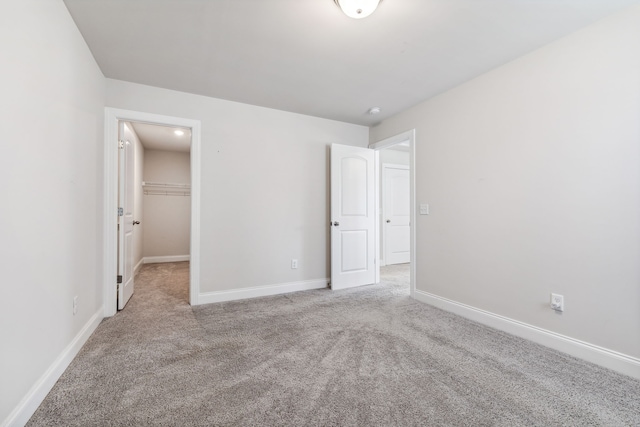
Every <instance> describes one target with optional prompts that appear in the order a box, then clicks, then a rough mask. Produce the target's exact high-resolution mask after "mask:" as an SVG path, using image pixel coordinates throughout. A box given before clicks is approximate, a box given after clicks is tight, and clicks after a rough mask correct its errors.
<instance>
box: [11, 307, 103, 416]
mask: <svg viewBox="0 0 640 427" xmlns="http://www.w3.org/2000/svg"><path fill="white" fill-rule="evenodd" d="M103 314H104V311H103V309H102V307H100V309H99V310H98V311H97V312H96V313H95V314H94V315H93V316H91V318H90V319H89V321H88V322H87V323H86V324H85V325H84V327H83V328H82V329H81V330H80V332H78V334H77V335H76V336H75V338H74V339H73V340H72V341H71V343H69V345H68V346H67V347H66V348H65V349H64V350H63V351H62V353H60V355H59V356H58V357H57V358H56V360H55V361H54V362H53V363H52V364H51V366H49V369H47V370H46V372H45V373H44V374H43V375H42V376H41V377H40V378H39V379H38V381H36V383H35V384H34V385H33V387H31V389H30V390H29V392H28V393H27V394H26V396H25V397H23V398H22V400H21V401H20V403H19V404H18V406H16V407H15V409H14V410H13V411H11V413H10V414H9V416H8V417H7V418H6V419H5V420H4V421H3V422H2V424H0V426H1V427H14V426H15V427H17V426H24V425H25V424H26V423H27V421H29V418H31V416H32V415H33V413H34V412H36V409H38V406H40V404H41V403H42V401H43V400H44V398H45V397H47V394H48V393H49V392H50V391H51V389H52V388H53V386H54V385H55V384H56V381H58V379H59V378H60V376H61V375H62V373H63V372H64V371H65V369H67V367H68V366H69V364H70V363H71V361H72V360H73V358H74V357H76V355H77V354H78V352H79V351H80V349H81V348H82V346H83V345H84V344H85V343H86V342H87V340H88V339H89V337H90V336H91V334H92V333H93V331H95V330H96V328H97V327H98V325H99V324H100V322H101V321H102V318H103V317H104V316H103Z"/></svg>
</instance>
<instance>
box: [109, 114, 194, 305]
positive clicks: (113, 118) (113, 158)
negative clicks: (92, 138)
mask: <svg viewBox="0 0 640 427" xmlns="http://www.w3.org/2000/svg"><path fill="white" fill-rule="evenodd" d="M120 120H122V121H127V122H131V121H133V122H144V123H150V124H156V125H161V126H176V127H184V128H190V129H191V153H190V154H191V247H190V264H189V303H190V304H191V305H198V296H199V295H200V163H201V162H200V155H201V154H200V146H201V142H200V141H201V135H200V132H201V130H200V129H201V124H200V121H199V120H192V119H185V118H181V117H171V116H163V115H159V114H151V113H144V112H139V111H131V110H122V109H117V108H110V107H106V108H105V122H104V123H105V125H104V134H105V136H104V169H103V171H104V186H103V196H104V199H103V230H102V238H103V250H104V253H103V260H102V282H103V312H104V316H105V317H110V316H113V315H114V314H116V311H117V310H116V309H117V302H116V295H117V283H116V282H117V240H118V239H117V232H118V221H117V212H118V121H120Z"/></svg>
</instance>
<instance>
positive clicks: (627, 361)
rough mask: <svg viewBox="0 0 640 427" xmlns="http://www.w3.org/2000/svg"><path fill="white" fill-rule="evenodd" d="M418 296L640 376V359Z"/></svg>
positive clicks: (426, 295)
mask: <svg viewBox="0 0 640 427" xmlns="http://www.w3.org/2000/svg"><path fill="white" fill-rule="evenodd" d="M414 298H415V299H417V300H418V301H421V302H424V303H427V304H429V305H433V306H435V307H438V308H441V309H443V310H446V311H450V312H452V313H455V314H458V315H460V316H463V317H466V318H467V319H471V320H474V321H476V322H479V323H482V324H484V325H487V326H490V327H492V328H495V329H499V330H501V331H504V332H507V333H510V334H513V335H516V336H518V337H521V338H524V339H527V340H529V341H533V342H535V343H538V344H541V345H544V346H546V347H550V348H553V349H555V350H558V351H561V352H563V353H567V354H569V355H571V356H574V357H577V358H579V359H583V360H586V361H588V362H591V363H595V364H597V365H600V366H604V367H605V368H609V369H612V370H614V371H617V372H620V373H622V374H625V375H629V376H631V377H634V378H637V379H640V359H638V358H635V357H632V356H628V355H626V354H622V353H619V352H617V351H614V350H610V349H607V348H604V347H600V346H597V345H594V344H590V343H588V342H584V341H580V340H577V339H575V338H571V337H568V336H565V335H561V334H558V333H555V332H551V331H548V330H546V329H542V328H538V327H537V326H533V325H529V324H527V323H524V322H520V321H518V320H514V319H510V318H508V317H504V316H500V315H498V314H495V313H491V312H489V311H485V310H482V309H479V308H475V307H472V306H469V305H466V304H462V303H459V302H456V301H452V300H449V299H447V298H442V297H439V296H437V295H433V294H431V293H428V292H424V291H418V290H417V291H416V292H415V294H414Z"/></svg>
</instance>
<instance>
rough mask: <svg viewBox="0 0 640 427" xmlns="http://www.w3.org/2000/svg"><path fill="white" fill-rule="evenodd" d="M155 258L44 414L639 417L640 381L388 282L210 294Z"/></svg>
mask: <svg viewBox="0 0 640 427" xmlns="http://www.w3.org/2000/svg"><path fill="white" fill-rule="evenodd" d="M187 280H188V264H187V263H173V264H155V265H153V264H149V265H145V266H144V267H143V269H142V271H141V273H140V274H139V275H138V277H137V278H136V293H135V295H134V296H133V298H132V300H131V301H130V302H129V304H128V305H127V307H126V309H125V310H124V311H122V312H120V313H118V315H116V316H115V317H113V318H109V319H105V320H104V321H103V322H102V323H101V325H100V326H99V327H98V329H97V330H96V332H95V333H94V335H93V336H92V337H91V338H90V339H89V341H88V342H87V344H86V345H85V346H84V347H83V349H82V350H81V352H80V354H79V355H78V356H77V357H76V359H75V360H74V361H73V362H72V364H71V365H70V367H69V368H68V369H67V371H66V372H65V373H64V374H63V375H62V377H61V378H60V380H59V381H58V383H57V384H56V385H55V387H54V388H53V390H52V391H51V393H50V394H49V396H47V398H46V399H45V401H44V402H43V404H42V405H41V406H40V408H39V409H38V410H37V412H36V413H35V414H34V416H33V417H32V419H31V420H30V422H29V424H28V425H30V426H147V425H166V426H214V425H215V426H217V425H228V426H232V425H233V426H235V425H238V426H268V425H295V426H308V425H311V426H330V425H335V426H337V425H359V426H379V425H384V426H390V425H398V426H412V425H422V426H551V425H569V426H586V425H601V426H638V425H640V381H637V380H634V379H632V378H629V377H626V376H623V375H619V374H617V373H615V372H611V371H608V370H606V369H603V368H600V367H598V366H595V365H592V364H589V363H586V362H582V361H580V360H577V359H574V358H572V357H569V356H567V355H564V354H562V353H559V352H556V351H553V350H550V349H547V348H545V347H541V346H538V345H536V344H533V343H531V342H528V341H525V340H522V339H519V338H517V337H513V336H510V335H508V334H505V333H502V332H499V331H496V330H493V329H490V328H487V327H484V326H482V325H479V324H477V323H474V322H471V321H468V320H465V319H463V318H460V317H458V316H455V315H453V314H450V313H447V312H444V311H441V310H439V309H436V308H433V307H430V306H428V305H426V304H423V303H420V302H417V301H415V300H412V299H410V298H409V297H408V285H407V282H408V268H407V266H406V265H405V266H393V267H390V268H388V269H387V271H386V272H385V274H384V275H383V283H382V284H380V285H372V286H367V287H363V288H357V289H351V290H345V291H337V292H332V291H330V290H328V289H327V290H314V291H305V292H298V293H292V294H287V295H280V296H273V297H266V298H259V299H253V300H246V301H237V302H227V303H219V304H210V305H205V306H199V307H196V308H194V309H192V308H191V307H190V306H189V305H188V304H187V302H186V301H187V293H188V292H187V287H186V283H187Z"/></svg>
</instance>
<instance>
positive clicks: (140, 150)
mask: <svg viewBox="0 0 640 427" xmlns="http://www.w3.org/2000/svg"><path fill="white" fill-rule="evenodd" d="M124 139H125V140H129V141H131V143H132V144H133V155H134V171H133V180H134V184H133V220H134V221H140V224H136V225H135V226H134V227H133V265H134V266H136V265H138V263H140V261H142V257H143V253H142V249H143V236H144V227H145V223H144V221H142V218H143V217H144V198H143V191H142V180H143V174H144V163H145V161H144V160H145V149H144V147H143V146H142V142H140V138H138V135H137V134H136V132H135V130H134V129H133V126H131V124H130V123H125V129H124Z"/></svg>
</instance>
